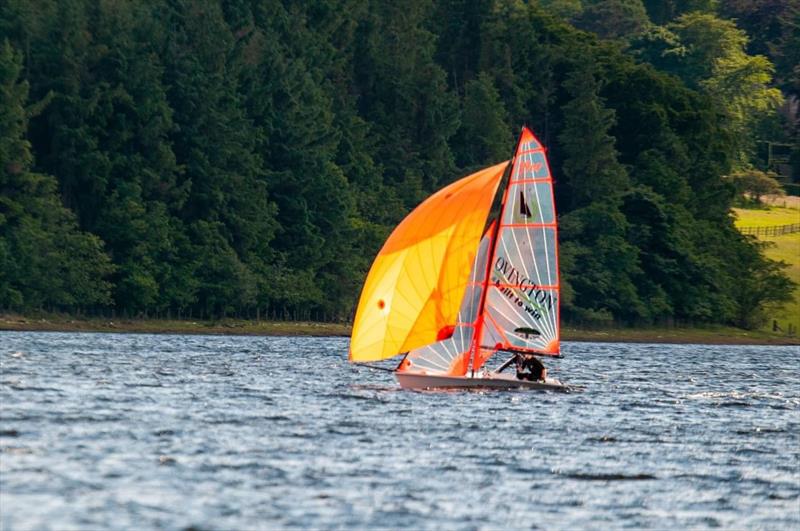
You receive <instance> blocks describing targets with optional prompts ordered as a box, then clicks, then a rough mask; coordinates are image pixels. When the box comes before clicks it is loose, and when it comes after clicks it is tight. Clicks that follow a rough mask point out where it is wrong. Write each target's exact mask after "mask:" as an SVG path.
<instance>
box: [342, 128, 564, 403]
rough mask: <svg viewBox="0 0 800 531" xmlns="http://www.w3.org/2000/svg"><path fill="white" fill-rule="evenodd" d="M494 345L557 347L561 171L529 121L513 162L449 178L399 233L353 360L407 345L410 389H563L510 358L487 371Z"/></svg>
mask: <svg viewBox="0 0 800 531" xmlns="http://www.w3.org/2000/svg"><path fill="white" fill-rule="evenodd" d="M501 183H502V185H503V187H502V188H503V189H502V191H501V193H502V202H501V203H500V207H499V210H498V209H497V208H496V207H495V208H494V209H493V208H492V207H493V204H494V203H495V197H496V196H497V194H498V188H500V187H501ZM493 210H494V211H496V212H497V214H496V215H492V211H493ZM495 354H506V355H511V356H514V357H516V356H520V355H524V356H528V357H530V356H531V355H532V356H537V357H547V356H556V357H558V356H560V339H559V273H558V226H557V219H556V212H555V200H554V196H553V180H552V177H551V175H550V169H549V166H548V163H547V157H546V155H545V149H544V147H543V146H542V144H541V143H540V142H539V141H538V140H537V139H536V137H535V136H534V134H533V133H532V132H531V130H530V129H528V128H527V127H523V128H522V132H521V133H520V136H519V139H518V141H517V145H516V148H515V150H514V154H513V157H512V158H511V160H509V161H506V162H503V163H500V164H497V165H494V166H490V167H488V168H484V169H482V170H480V171H478V172H476V173H473V174H471V175H468V176H466V177H463V178H462V179H460V180H457V181H455V182H453V183H452V184H450V185H448V186H446V187H444V188H442V189H441V190H439V191H438V192H436V193H434V194H433V195H431V196H430V197H428V198H427V199H426V200H425V201H423V202H422V203H421V204H420V205H419V206H417V207H416V208H415V209H414V210H413V211H412V212H411V213H410V214H409V215H408V216H407V217H406V218H405V219H404V220H403V221H402V222H401V223H400V224H399V225H398V226H397V227H396V228H395V230H394V231H393V232H392V233H391V235H390V236H389V238H388V239H387V240H386V242H385V243H384V245H383V247H382V248H381V250H380V252H379V253H378V256H377V257H376V258H375V261H374V262H373V264H372V267H371V268H370V271H369V273H368V275H367V278H366V281H365V283H364V287H363V289H362V292H361V298H360V300H359V304H358V308H357V310H356V315H355V319H354V321H353V330H352V336H351V338H350V352H349V360H350V362H352V363H365V362H374V361H379V360H386V359H389V358H393V357H395V356H400V355H402V356H403V357H402V359H401V360H400V362H399V364H398V365H397V367H396V368H395V369H392V371H393V372H394V374H395V376H396V378H397V380H398V382H399V384H400V386H401V387H403V388H409V389H421V388H453V387H455V388H486V387H488V388H519V387H523V388H532V389H554V390H565V389H566V386H564V385H563V384H562V383H561V382H559V381H557V380H555V379H546V378H545V379H538V380H535V381H532V380H528V379H521V376H522V375H518V374H508V373H505V372H502V370H503V369H505V368H507V367H508V366H510V365H511V364H512V360H513V359H514V358H512V359H510V360H509V361H507V362H506V363H503V364H502V365H501V366H500V367H498V368H497V369H494V370H489V369H488V362H489V361H490V359H491V358H492V357H493V356H495ZM537 359H538V358H537ZM518 376H519V377H518Z"/></svg>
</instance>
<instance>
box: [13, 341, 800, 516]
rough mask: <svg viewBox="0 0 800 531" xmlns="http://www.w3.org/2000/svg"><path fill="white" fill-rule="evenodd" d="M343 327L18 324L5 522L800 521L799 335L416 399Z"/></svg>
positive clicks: (574, 367) (576, 350) (569, 356)
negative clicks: (351, 361) (525, 385)
mask: <svg viewBox="0 0 800 531" xmlns="http://www.w3.org/2000/svg"><path fill="white" fill-rule="evenodd" d="M346 351H347V340H346V339H343V338H292V337H286V338H278V337H231V336H226V337H218V336H214V337H210V336H179V335H117V334H61V333H13V332H0V363H1V364H2V365H1V371H0V528H2V529H3V530H4V531H6V530H8V531H11V530H22V529H59V530H61V529H126V528H128V529H133V528H136V529H141V528H154V527H158V528H168V529H189V528H191V529H196V530H199V529H202V530H205V529H274V528H287V527H302V528H343V529H351V528H369V527H389V528H414V529H418V528H427V529H442V528H448V529H451V528H452V529H486V528H493V529H496V528H515V529H530V528H546V529H556V528H558V529H574V528H586V527H595V528H608V527H613V528H619V527H656V528H659V529H664V528H668V527H678V528H686V527H692V528H705V527H718V526H721V527H724V528H737V529H742V528H767V529H790V528H794V529H798V528H800V349H798V348H797V347H731V346H699V345H683V346H679V345H643V344H597V343H566V344H565V345H564V346H563V351H564V355H565V357H564V358H563V359H560V360H553V361H551V362H549V364H548V365H549V366H550V367H551V374H553V375H554V376H556V377H557V378H560V379H561V380H563V381H565V382H567V383H570V384H574V385H576V386H578V387H579V389H578V390H576V391H575V392H572V393H569V394H560V393H549V392H531V391H511V392H509V391H506V392H502V391H494V392H410V391H402V390H399V389H398V387H397V384H396V383H395V381H394V379H393V376H392V375H391V374H389V373H384V372H380V371H375V370H369V369H364V368H356V367H352V366H350V365H348V363H347V361H346Z"/></svg>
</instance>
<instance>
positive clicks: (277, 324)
mask: <svg viewBox="0 0 800 531" xmlns="http://www.w3.org/2000/svg"><path fill="white" fill-rule="evenodd" d="M0 330H21V331H52V332H117V333H141V334H214V335H219V334H222V335H259V336H349V335H350V326H349V325H348V324H344V323H314V322H288V321H259V322H256V321H242V320H234V319H227V320H224V321H214V322H211V321H178V320H162V319H115V320H110V319H104V318H97V317H93V318H85V319H81V318H76V317H72V316H61V315H47V316H40V317H36V318H33V317H23V316H19V315H11V314H6V315H0ZM562 339H563V340H564V341H598V342H622V343H698V344H720V345H728V344H730V345H737V344H739V345H764V344H775V345H798V344H800V339H799V338H796V337H795V338H787V337H785V336H782V335H776V334H772V333H769V332H766V331H747V330H740V329H737V328H730V327H708V328H614V329H604V330H584V329H577V328H571V327H565V328H564V329H563V330H562Z"/></svg>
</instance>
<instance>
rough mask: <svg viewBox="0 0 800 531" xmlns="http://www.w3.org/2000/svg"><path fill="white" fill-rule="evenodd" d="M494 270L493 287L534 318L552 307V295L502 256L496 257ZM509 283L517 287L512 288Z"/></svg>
mask: <svg viewBox="0 0 800 531" xmlns="http://www.w3.org/2000/svg"><path fill="white" fill-rule="evenodd" d="M494 271H495V273H496V274H497V278H496V279H495V280H494V283H495V287H497V288H498V289H499V290H500V292H501V293H503V294H504V295H505V296H507V297H508V298H509V299H511V300H512V301H513V302H514V303H515V304H517V306H519V307H521V308H524V309H525V311H526V312H527V313H529V314H530V315H532V316H533V317H534V318H535V319H541V318H542V315H547V314H548V313H549V312H550V311H551V310H552V309H553V295H552V294H550V293H549V292H547V291H546V290H543V289H541V288H540V287H539V286H538V285H537V284H536V282H534V281H533V280H532V279H530V278H527V277H525V276H524V275H522V274H521V273H520V272H519V270H518V269H517V268H516V267H514V265H513V264H511V262H509V261H508V260H506V259H505V258H504V257H502V256H498V257H497V260H496V261H495V263H494ZM501 281H502V282H501ZM501 284H505V285H501ZM509 285H512V286H519V287H518V288H514V289H512V287H511V286H509ZM523 286H524V287H523Z"/></svg>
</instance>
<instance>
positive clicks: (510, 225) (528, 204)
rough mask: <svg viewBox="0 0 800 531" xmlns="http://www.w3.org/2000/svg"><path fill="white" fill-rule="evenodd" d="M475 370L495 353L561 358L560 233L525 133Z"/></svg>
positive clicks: (543, 168) (542, 161) (537, 155)
mask: <svg viewBox="0 0 800 531" xmlns="http://www.w3.org/2000/svg"><path fill="white" fill-rule="evenodd" d="M489 270H490V274H489V282H488V287H487V291H486V301H485V303H484V311H483V315H482V316H481V319H480V320H479V327H480V329H481V335H480V341H479V345H477V347H476V348H477V350H476V353H475V361H474V364H473V370H477V369H478V368H479V367H480V366H481V365H482V363H483V362H484V361H485V359H486V358H487V357H488V356H491V354H493V353H494V352H495V351H497V350H510V351H523V352H533V353H536V354H542V355H558V353H559V287H560V283H559V275H558V227H557V224H556V212H555V201H554V198H553V179H552V177H551V175H550V168H549V167H548V164H547V158H546V157H545V152H544V148H543V147H542V145H541V144H540V143H539V141H538V140H537V139H536V137H534V135H533V133H531V131H530V130H529V129H528V128H523V130H522V135H521V137H520V141H519V144H518V146H517V152H516V154H515V156H514V165H513V168H512V170H511V178H510V180H509V183H508V187H507V188H506V190H505V196H504V199H503V210H502V213H501V215H500V225H499V227H498V233H497V237H496V242H495V245H494V251H493V253H492V256H491V259H490V264H489Z"/></svg>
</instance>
